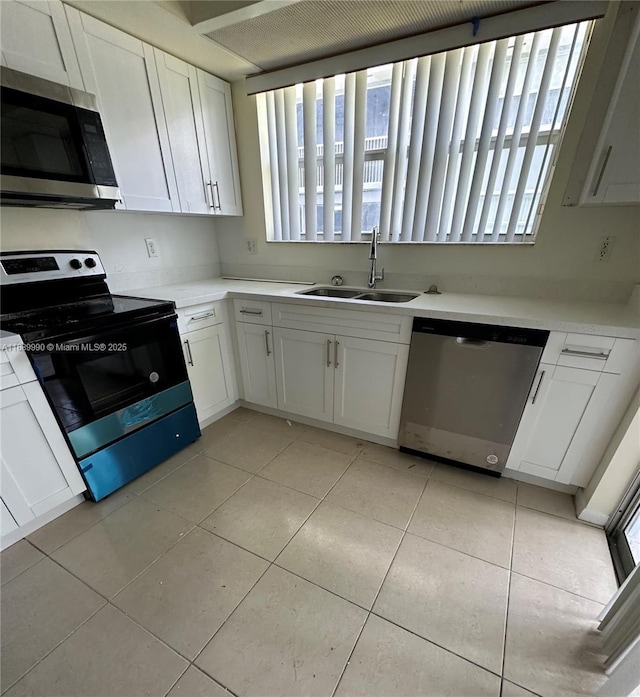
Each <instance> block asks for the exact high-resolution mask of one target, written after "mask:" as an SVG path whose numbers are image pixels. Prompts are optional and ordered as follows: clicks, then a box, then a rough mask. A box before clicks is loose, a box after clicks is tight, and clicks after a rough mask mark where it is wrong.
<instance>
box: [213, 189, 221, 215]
mask: <svg viewBox="0 0 640 697" xmlns="http://www.w3.org/2000/svg"><path fill="white" fill-rule="evenodd" d="M213 187H214V188H215V190H216V193H217V194H218V205H217V206H215V208H216V210H218V211H221V210H222V203H221V201H220V187H219V186H218V182H213ZM211 193H212V195H213V191H212V192H211Z"/></svg>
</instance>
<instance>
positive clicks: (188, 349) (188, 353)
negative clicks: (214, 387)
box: [184, 339, 193, 365]
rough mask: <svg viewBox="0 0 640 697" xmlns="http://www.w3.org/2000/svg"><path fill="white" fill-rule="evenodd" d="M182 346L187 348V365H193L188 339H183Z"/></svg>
mask: <svg viewBox="0 0 640 697" xmlns="http://www.w3.org/2000/svg"><path fill="white" fill-rule="evenodd" d="M184 346H185V348H186V349H187V361H188V362H189V365H193V355H192V354H191V344H190V343H189V339H185V340H184Z"/></svg>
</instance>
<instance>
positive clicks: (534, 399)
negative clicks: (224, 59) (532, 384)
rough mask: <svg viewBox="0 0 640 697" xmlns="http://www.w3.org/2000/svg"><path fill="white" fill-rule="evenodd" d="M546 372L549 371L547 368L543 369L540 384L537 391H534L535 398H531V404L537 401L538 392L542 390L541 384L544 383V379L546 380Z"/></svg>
mask: <svg viewBox="0 0 640 697" xmlns="http://www.w3.org/2000/svg"><path fill="white" fill-rule="evenodd" d="M546 372H547V371H546V370H543V371H542V372H541V373H540V380H538V386H537V387H536V391H535V392H534V393H533V399H532V400H531V404H535V403H536V399H537V398H538V392H540V385H542V381H543V380H544V376H545V373H546Z"/></svg>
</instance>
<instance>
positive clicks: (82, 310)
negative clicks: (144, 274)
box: [0, 294, 173, 341]
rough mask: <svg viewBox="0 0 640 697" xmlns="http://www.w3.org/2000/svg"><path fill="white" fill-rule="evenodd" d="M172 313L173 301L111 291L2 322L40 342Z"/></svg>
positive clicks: (11, 315) (13, 315)
mask: <svg viewBox="0 0 640 697" xmlns="http://www.w3.org/2000/svg"><path fill="white" fill-rule="evenodd" d="M3 309H4V308H3ZM170 312H173V304H172V303H170V302H167V301H162V300H147V299H144V298H135V297H130V296H126V295H110V294H108V295H104V296H100V297H96V298H90V299H87V300H81V301H78V302H74V303H68V304H63V305H58V306H55V307H45V308H42V309H39V310H29V311H25V312H15V313H8V314H3V315H2V316H1V318H0V324H1V326H2V329H4V330H5V331H9V332H13V333H14V334H20V336H22V338H23V339H25V340H26V341H37V340H40V339H45V338H49V337H53V336H60V335H63V334H69V333H73V334H82V333H85V332H92V331H98V330H100V329H104V328H108V327H109V326H111V325H115V324H120V323H121V322H123V321H130V320H135V319H139V318H144V317H147V316H151V315H157V314H164V313H170Z"/></svg>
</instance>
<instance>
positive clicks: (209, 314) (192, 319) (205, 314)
mask: <svg viewBox="0 0 640 697" xmlns="http://www.w3.org/2000/svg"><path fill="white" fill-rule="evenodd" d="M215 316H216V313H215V312H202V313H200V314H199V315H192V316H191V317H189V320H188V321H189V322H199V321H200V320H201V319H207V317H215Z"/></svg>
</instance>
